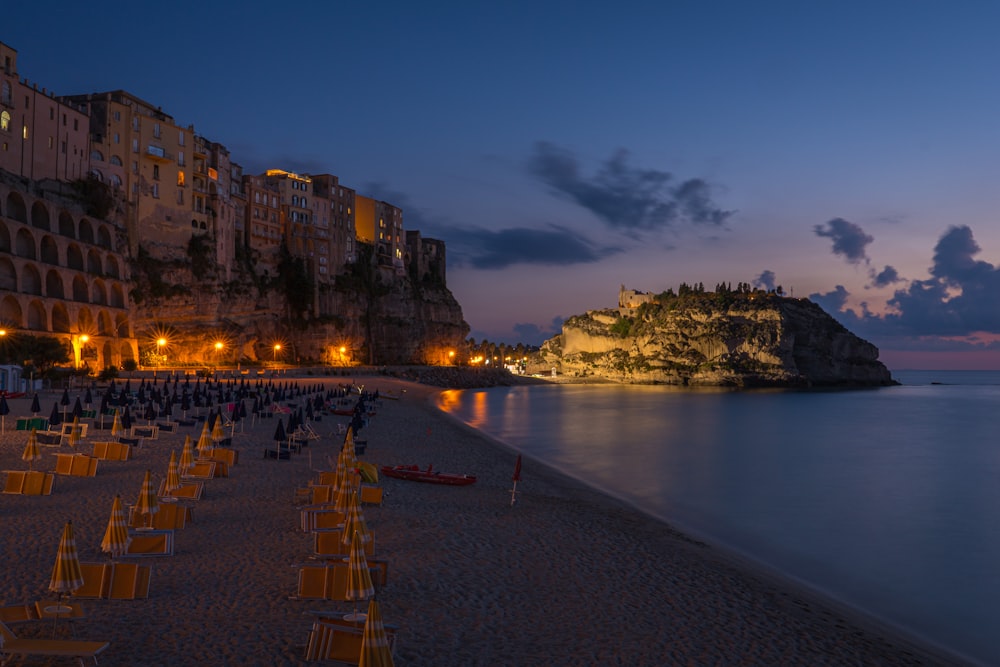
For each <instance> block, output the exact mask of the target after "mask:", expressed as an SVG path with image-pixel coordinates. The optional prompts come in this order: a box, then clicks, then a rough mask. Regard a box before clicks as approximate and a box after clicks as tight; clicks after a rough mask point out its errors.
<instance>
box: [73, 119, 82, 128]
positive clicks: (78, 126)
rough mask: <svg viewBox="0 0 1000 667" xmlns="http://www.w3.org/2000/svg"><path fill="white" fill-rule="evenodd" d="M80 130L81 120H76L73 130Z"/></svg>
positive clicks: (74, 120)
mask: <svg viewBox="0 0 1000 667" xmlns="http://www.w3.org/2000/svg"><path fill="white" fill-rule="evenodd" d="M79 129H80V119H79V118H74V119H73V130H74V131H76V130H79Z"/></svg>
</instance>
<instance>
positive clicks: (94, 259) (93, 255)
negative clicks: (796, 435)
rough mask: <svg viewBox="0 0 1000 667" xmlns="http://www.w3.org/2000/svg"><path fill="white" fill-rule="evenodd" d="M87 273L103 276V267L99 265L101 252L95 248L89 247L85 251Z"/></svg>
mask: <svg viewBox="0 0 1000 667" xmlns="http://www.w3.org/2000/svg"><path fill="white" fill-rule="evenodd" d="M87 273H93V274H94V275H95V276H103V275H104V269H103V268H102V267H101V253H99V252H97V249H95V248H91V249H90V250H88V251H87Z"/></svg>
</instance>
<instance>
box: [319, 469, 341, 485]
mask: <svg viewBox="0 0 1000 667" xmlns="http://www.w3.org/2000/svg"><path fill="white" fill-rule="evenodd" d="M316 485H317V486H337V471H336V470H320V471H319V477H318V479H317V480H316Z"/></svg>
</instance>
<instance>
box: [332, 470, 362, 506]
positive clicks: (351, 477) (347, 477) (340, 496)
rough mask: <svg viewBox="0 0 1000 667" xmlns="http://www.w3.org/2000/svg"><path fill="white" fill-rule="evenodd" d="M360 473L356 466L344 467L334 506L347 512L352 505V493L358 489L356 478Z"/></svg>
mask: <svg viewBox="0 0 1000 667" xmlns="http://www.w3.org/2000/svg"><path fill="white" fill-rule="evenodd" d="M357 477H358V475H357V473H355V472H354V468H348V467H346V466H345V467H344V470H343V476H342V477H341V478H340V481H339V483H338V485H337V495H336V496H335V497H334V499H333V508H334V509H335V510H337V511H338V512H344V513H345V514H346V513H347V511H348V510H349V509H350V507H351V494H352V493H354V492H355V491H356V490H357V486H356V485H355V479H357Z"/></svg>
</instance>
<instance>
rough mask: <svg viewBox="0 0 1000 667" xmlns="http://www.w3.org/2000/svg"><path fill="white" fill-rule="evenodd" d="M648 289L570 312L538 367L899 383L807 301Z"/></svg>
mask: <svg viewBox="0 0 1000 667" xmlns="http://www.w3.org/2000/svg"><path fill="white" fill-rule="evenodd" d="M642 296H643V297H644V298H643V299H641V301H642V302H641V303H640V304H639V305H638V307H623V306H621V304H620V307H619V308H617V309H605V310H593V311H589V312H587V313H586V314H584V315H577V316H574V317H571V318H569V319H567V320H566V321H565V322H564V323H563V328H562V333H561V334H559V335H557V336H555V337H554V338H551V339H550V340H548V341H546V342H545V343H544V344H543V345H542V348H541V351H540V353H539V357H538V359H536V360H535V361H536V363H537V364H538V366H537V367H536V368H533V369H532V371H536V372H549V371H550V369H555V371H556V372H557V373H558V374H560V375H564V376H570V377H577V378H603V379H606V380H610V381H615V382H622V383H632V384H670V385H689V386H731V387H836V386H843V387H862V386H882V385H890V384H895V382H894V381H893V379H892V376H891V374H890V373H889V370H888V369H887V368H886V367H885V365H884V364H883V363H882V362H880V361H879V360H878V348H877V347H875V346H874V345H872V344H871V343H869V342H868V341H865V340H863V339H861V338H859V337H858V336H856V335H854V334H853V333H851V332H850V331H848V330H847V329H846V328H845V327H843V326H842V325H841V324H840V323H839V322H837V321H836V320H835V319H833V317H831V316H830V315H829V314H827V313H826V312H825V311H824V310H823V309H822V308H820V307H819V306H818V305H816V304H815V303H813V302H811V301H809V300H808V299H796V298H789V297H784V296H780V295H778V294H775V293H773V292H770V293H769V292H764V291H761V290H753V291H750V290H748V291H746V292H732V291H723V292H687V293H682V294H681V295H674V294H673V293H672V292H667V293H664V294H660V295H656V296H653V295H642ZM627 305H628V304H626V306H627Z"/></svg>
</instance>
